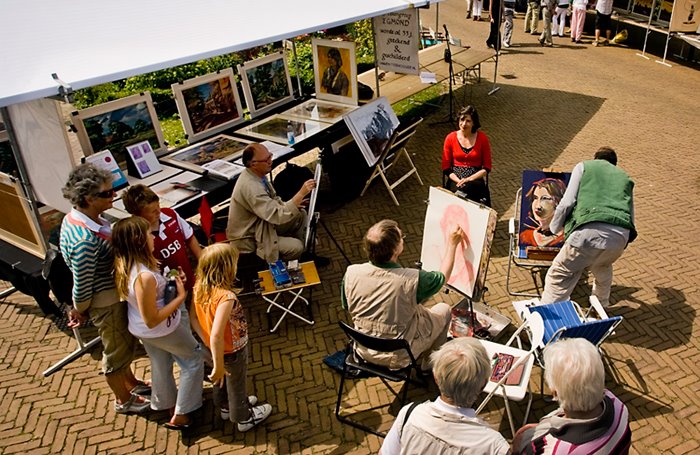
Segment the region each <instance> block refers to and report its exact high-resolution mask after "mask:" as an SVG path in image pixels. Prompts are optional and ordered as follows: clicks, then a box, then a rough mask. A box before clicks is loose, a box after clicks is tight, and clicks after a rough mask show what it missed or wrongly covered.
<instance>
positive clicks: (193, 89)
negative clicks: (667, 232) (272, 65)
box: [172, 68, 244, 142]
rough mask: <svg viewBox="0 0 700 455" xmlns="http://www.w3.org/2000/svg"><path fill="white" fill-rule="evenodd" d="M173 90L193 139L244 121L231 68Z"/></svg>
mask: <svg viewBox="0 0 700 455" xmlns="http://www.w3.org/2000/svg"><path fill="white" fill-rule="evenodd" d="M172 90H173V94H174V95H175V101H176V103H177V109H178V112H179V113H180V118H181V120H182V126H183V128H184V129H185V132H186V133H187V135H188V139H189V140H190V142H192V141H196V140H198V139H201V138H204V137H208V136H211V135H212V134H216V133H218V132H220V131H223V130H225V129H227V128H230V127H232V126H234V125H236V124H238V123H241V122H242V121H243V120H244V118H243V115H242V107H241V100H240V96H239V95H238V87H237V86H236V81H235V80H234V78H233V70H232V69H231V68H227V69H224V70H222V71H220V72H218V73H212V74H207V75H204V76H200V77H196V78H193V79H188V80H186V81H184V82H183V83H178V84H173V85H172Z"/></svg>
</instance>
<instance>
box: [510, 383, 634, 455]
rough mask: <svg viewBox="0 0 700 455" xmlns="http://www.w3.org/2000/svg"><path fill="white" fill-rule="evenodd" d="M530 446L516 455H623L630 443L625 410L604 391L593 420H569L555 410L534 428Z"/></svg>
mask: <svg viewBox="0 0 700 455" xmlns="http://www.w3.org/2000/svg"><path fill="white" fill-rule="evenodd" d="M526 439H529V442H528V443H527V444H525V445H524V446H523V445H522V444H521V447H520V448H516V450H518V451H516V452H515V453H520V454H528V455H530V454H537V455H562V454H585V455H626V454H627V453H628V452H629V448H630V444H631V441H632V432H631V430H630V426H629V414H628V412H627V407H626V406H625V405H624V403H623V402H622V401H620V400H619V399H618V398H617V397H616V396H615V395H613V394H612V393H611V392H610V391H608V390H606V391H605V396H604V398H603V413H602V414H601V415H600V416H598V417H596V418H594V419H586V420H582V419H571V418H567V417H564V416H563V411H562V410H561V409H557V410H556V411H554V412H553V413H551V414H549V415H546V416H544V417H543V418H542V419H541V420H540V423H539V424H537V426H536V427H535V430H534V434H533V435H532V437H531V438H527V437H526Z"/></svg>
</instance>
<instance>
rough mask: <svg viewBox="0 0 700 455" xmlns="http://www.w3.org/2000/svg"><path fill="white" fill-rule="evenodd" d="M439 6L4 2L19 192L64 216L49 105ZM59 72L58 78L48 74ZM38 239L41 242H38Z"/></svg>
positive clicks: (8, 110) (350, 0)
mask: <svg viewBox="0 0 700 455" xmlns="http://www.w3.org/2000/svg"><path fill="white" fill-rule="evenodd" d="M440 1H442V0H414V1H409V0H291V1H290V0H258V1H254V0H204V1H202V2H192V1H190V0H167V1H166V0H149V1H143V0H120V1H119V2H114V1H94V0H71V1H65V0H63V1H62V0H59V1H55V2H44V1H39V0H1V1H0V10H1V11H2V13H3V19H4V21H3V26H2V27H0V42H2V43H3V44H4V45H3V46H2V48H0V64H1V65H2V67H1V68H2V69H1V70H0V115H2V117H3V118H4V121H5V126H6V128H7V132H8V136H9V139H10V143H11V146H12V150H13V154H14V156H15V159H16V161H17V165H18V167H19V173H20V180H21V184H22V186H23V188H24V193H25V194H26V196H24V197H26V198H27V200H28V202H29V203H30V205H31V208H32V209H33V210H32V213H33V215H34V220H33V222H34V223H36V224H37V225H38V216H37V211H36V210H37V206H36V203H35V201H39V202H42V203H44V204H47V205H49V206H52V207H56V208H59V209H62V210H64V211H65V210H68V209H69V208H70V207H68V206H66V204H67V203H66V201H65V200H64V199H63V198H62V197H61V195H60V191H58V189H59V188H60V187H61V186H62V185H63V184H64V183H65V179H66V178H67V176H68V173H69V172H70V169H71V168H72V167H73V165H74V163H73V162H72V158H71V151H70V149H69V147H68V145H67V138H66V137H65V135H66V131H65V126H64V125H63V122H62V119H61V117H60V113H59V112H58V108H57V106H56V104H57V103H55V102H53V101H51V100H48V99H46V98H49V97H56V96H61V95H64V94H65V93H64V92H63V91H62V89H63V88H65V89H66V90H67V92H70V90H78V89H82V88H86V87H91V86H94V85H98V84H102V83H106V82H111V81H115V80H119V79H123V78H126V77H130V76H135V75H139V74H143V73H147V72H151V71H156V70H161V69H165V68H171V67H174V66H178V65H182V64H186V63H191V62H194V61H197V60H201V59H205V58H210V57H214V56H218V55H222V54H226V53H230V52H236V51H241V50H245V49H249V48H251V47H255V46H259V45H264V44H268V43H271V42H275V41H279V40H282V39H289V38H294V37H297V36H300V35H303V34H306V33H311V32H316V31H319V30H323V29H327V28H331V27H336V26H340V25H345V24H348V23H352V22H355V21H358V20H361V19H366V18H371V17H375V16H380V15H383V14H387V13H391V12H396V11H401V10H405V9H409V8H418V7H424V6H427V5H429V4H433V3H438V2H440ZM53 74H55V75H56V77H57V79H58V80H55V79H54V77H53V76H52V75H53ZM40 241H43V239H40Z"/></svg>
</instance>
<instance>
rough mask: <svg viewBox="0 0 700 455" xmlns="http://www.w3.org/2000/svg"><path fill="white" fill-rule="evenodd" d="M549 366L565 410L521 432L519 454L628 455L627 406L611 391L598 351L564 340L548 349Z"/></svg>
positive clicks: (546, 361)
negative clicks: (606, 383)
mask: <svg viewBox="0 0 700 455" xmlns="http://www.w3.org/2000/svg"><path fill="white" fill-rule="evenodd" d="M544 364H545V380H546V381H547V385H548V386H549V388H550V389H551V391H552V395H553V396H554V399H555V400H556V401H558V402H559V409H557V410H555V411H554V412H552V413H550V414H548V415H546V416H544V417H543V418H542V419H541V420H540V422H539V423H537V424H530V425H526V426H524V427H523V428H521V429H520V430H519V431H518V432H517V433H516V435H515V438H514V439H513V449H514V453H518V454H565V453H567V454H568V453H572V452H574V451H576V452H577V453H586V454H592V455H596V454H597V455H603V454H607V455H617V454H627V453H628V451H629V447H630V442H631V436H632V433H631V431H630V427H629V422H628V412H627V407H625V405H624V403H622V402H621V401H620V400H619V399H618V398H617V397H616V396H615V395H613V394H612V393H611V392H610V391H609V390H605V370H604V368H603V360H602V358H601V356H600V353H599V352H598V349H597V348H596V347H595V346H593V344H591V343H590V342H589V341H587V340H585V339H583V338H569V339H564V340H559V341H557V342H555V343H554V344H552V345H550V346H548V347H547V348H546V349H545V352H544Z"/></svg>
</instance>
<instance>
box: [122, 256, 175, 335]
mask: <svg viewBox="0 0 700 455" xmlns="http://www.w3.org/2000/svg"><path fill="white" fill-rule="evenodd" d="M142 273H150V274H152V275H153V276H154V277H155V279H156V308H158V309H161V308H163V307H164V306H165V301H164V300H163V295H164V293H165V283H166V281H165V278H164V277H163V275H161V274H160V273H159V272H154V271H153V270H150V269H149V268H148V267H146V266H145V265H143V264H136V265H134V266H133V267H132V268H131V273H130V274H129V296H128V297H127V299H126V301H127V302H128V303H129V307H128V315H129V332H131V334H132V335H134V336H135V337H138V338H159V337H163V336H165V335H170V334H171V333H173V332H174V331H175V329H176V328H177V326H178V325H180V309H179V308H178V309H177V310H175V311H174V312H173V314H171V315H170V316H168V317H167V318H166V319H165V320H164V321H162V322H161V323H160V324H158V325H157V326H155V327H153V328H152V329H149V328H148V326H147V325H146V323H145V322H144V321H143V317H142V316H141V312H139V306H138V303H137V301H136V293H135V291H134V288H135V285H136V279H137V278H138V276H139V275H140V274H142Z"/></svg>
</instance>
